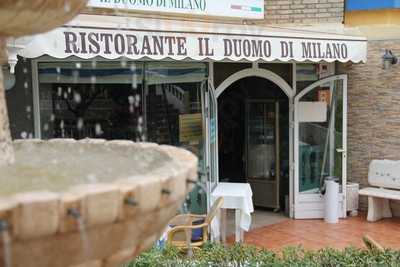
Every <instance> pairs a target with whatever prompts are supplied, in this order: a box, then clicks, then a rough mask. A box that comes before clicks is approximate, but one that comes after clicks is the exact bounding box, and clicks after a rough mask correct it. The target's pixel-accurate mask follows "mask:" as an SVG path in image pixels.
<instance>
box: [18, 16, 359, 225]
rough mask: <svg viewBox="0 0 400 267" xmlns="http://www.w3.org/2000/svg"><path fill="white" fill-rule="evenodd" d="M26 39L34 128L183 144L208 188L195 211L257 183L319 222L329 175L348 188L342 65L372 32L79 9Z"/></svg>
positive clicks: (271, 201) (268, 198)
mask: <svg viewBox="0 0 400 267" xmlns="http://www.w3.org/2000/svg"><path fill="white" fill-rule="evenodd" d="M27 43H28V44H27V45H26V47H25V48H24V49H22V50H20V51H19V52H18V55H19V56H21V57H24V58H26V59H28V60H29V64H30V65H31V69H32V77H33V79H32V88H33V95H32V99H33V117H34V136H35V137H36V138H44V139H48V138H78V139H80V138H85V137H90V138H105V139H128V140H133V141H150V142H157V143H161V144H172V145H177V146H183V147H185V148H187V149H189V150H191V151H192V152H193V153H195V154H197V155H198V156H199V158H200V164H201V169H202V172H201V173H202V181H203V182H204V184H205V190H206V191H207V192H205V194H202V192H201V190H200V193H197V192H196V193H192V197H191V198H190V201H191V206H192V209H194V210H197V211H198V210H201V209H202V208H203V209H204V208H205V207H206V205H207V204H206V201H207V199H209V198H208V197H207V196H209V194H210V193H211V192H212V190H213V189H214V188H215V186H216V185H217V184H218V182H220V181H227V182H249V183H250V184H251V186H252V189H253V194H254V195H253V201H254V203H255V205H256V206H260V207H265V208H272V209H275V210H279V209H281V210H283V209H285V208H286V209H288V211H289V214H290V217H293V218H321V217H323V199H322V197H321V194H320V189H321V188H320V183H321V178H323V177H326V176H332V175H334V176H338V177H341V183H342V185H345V184H346V140H347V139H346V133H347V132H346V131H347V121H346V116H347V76H346V75H343V74H341V75H337V73H336V69H337V65H338V64H342V63H345V62H353V63H362V62H365V60H366V40H365V39H364V38H359V37H352V36H344V35H338V34H325V33H318V32H310V31H307V32H306V31H304V32H302V31H295V30H286V29H276V28H264V27H257V26H246V25H232V24H213V23H199V22H185V23H184V24H182V23H181V22H179V21H174V20H168V21H167V20H165V21H162V20H159V19H143V18H141V19H139V18H134V17H117V16H99V15H80V16H79V17H77V18H76V19H75V20H74V21H72V22H70V23H69V24H68V25H66V26H64V27H60V28H58V29H56V30H54V31H51V32H49V33H46V34H42V35H37V36H35V37H34V38H32V39H31V40H29V42H27ZM17 75H18V73H17ZM345 199H346V193H345V190H342V192H341V198H340V204H341V205H340V207H341V215H342V216H343V217H345V216H346V201H345Z"/></svg>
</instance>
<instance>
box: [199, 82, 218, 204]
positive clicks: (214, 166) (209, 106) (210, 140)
mask: <svg viewBox="0 0 400 267" xmlns="http://www.w3.org/2000/svg"><path fill="white" fill-rule="evenodd" d="M203 92H204V94H203V99H204V105H203V107H204V110H203V113H204V118H205V131H206V132H205V163H206V176H207V195H208V197H207V199H208V208H209V207H210V206H211V203H210V196H211V192H212V191H213V190H214V189H215V187H216V186H217V184H218V181H219V178H218V116H217V115H218V101H217V98H216V96H215V91H214V87H213V85H212V83H211V82H210V81H206V82H205V84H204V90H203Z"/></svg>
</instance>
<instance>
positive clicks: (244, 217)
mask: <svg viewBox="0 0 400 267" xmlns="http://www.w3.org/2000/svg"><path fill="white" fill-rule="evenodd" d="M218 197H223V198H224V203H223V205H222V208H221V213H222V214H221V237H222V241H223V242H226V209H234V210H235V241H236V242H242V241H243V230H244V231H246V232H247V231H249V230H250V225H251V213H253V212H254V207H253V192H252V191H251V187H250V184H247V183H219V184H218V185H217V187H216V188H215V189H214V191H213V192H212V193H211V201H212V202H213V201H214V200H215V199H217V198H218ZM213 222H214V223H212V225H211V227H212V230H213V231H215V232H217V233H218V230H219V225H218V220H213ZM217 236H218V234H217Z"/></svg>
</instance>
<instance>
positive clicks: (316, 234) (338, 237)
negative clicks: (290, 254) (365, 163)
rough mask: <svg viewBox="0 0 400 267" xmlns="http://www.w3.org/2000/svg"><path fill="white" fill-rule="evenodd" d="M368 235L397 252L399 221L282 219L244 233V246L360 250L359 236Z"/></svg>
mask: <svg viewBox="0 0 400 267" xmlns="http://www.w3.org/2000/svg"><path fill="white" fill-rule="evenodd" d="M365 234H367V235H369V236H370V237H371V238H373V239H374V240H376V241H377V242H379V243H380V244H381V245H382V246H383V247H389V248H393V249H400V219H398V218H396V219H385V220H382V221H379V222H375V223H369V222H367V221H366V218H365V216H360V217H353V218H347V219H343V220H340V223H339V224H326V223H325V222H324V221H323V220H289V219H288V220H286V221H283V222H280V223H277V224H274V225H270V226H266V227H262V228H258V229H254V230H252V231H250V232H249V233H246V234H245V243H247V244H252V245H256V246H259V247H264V248H267V249H271V250H275V251H277V250H280V249H281V248H283V247H286V246H297V245H302V246H303V247H304V248H307V249H316V250H317V249H320V248H324V247H332V248H338V249H342V248H344V247H348V246H356V247H364V244H363V242H362V237H363V235H365Z"/></svg>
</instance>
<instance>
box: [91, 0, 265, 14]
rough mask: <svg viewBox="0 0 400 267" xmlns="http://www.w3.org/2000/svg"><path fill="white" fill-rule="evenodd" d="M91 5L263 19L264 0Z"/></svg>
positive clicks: (126, 0) (139, 0) (101, 0)
mask: <svg viewBox="0 0 400 267" xmlns="http://www.w3.org/2000/svg"><path fill="white" fill-rule="evenodd" d="M88 5H89V6H90V7H95V8H112V9H124V10H128V11H129V10H130V11H142V12H157V13H176V14H186V15H196V16H211V17H213V16H214V17H215V16H216V17H235V18H242V19H263V18H264V0H90V1H89V4H88Z"/></svg>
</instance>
